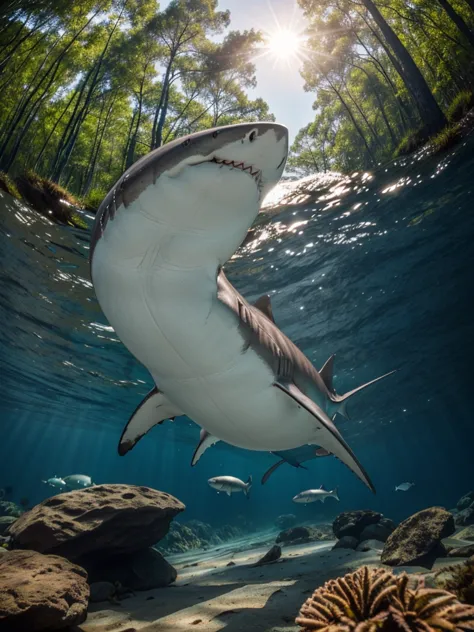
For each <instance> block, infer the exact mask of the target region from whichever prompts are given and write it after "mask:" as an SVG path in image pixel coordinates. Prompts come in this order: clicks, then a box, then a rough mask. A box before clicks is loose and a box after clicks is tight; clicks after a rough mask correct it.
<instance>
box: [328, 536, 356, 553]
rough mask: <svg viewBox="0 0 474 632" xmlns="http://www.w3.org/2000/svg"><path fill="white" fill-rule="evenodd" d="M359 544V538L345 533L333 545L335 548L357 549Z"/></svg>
mask: <svg viewBox="0 0 474 632" xmlns="http://www.w3.org/2000/svg"><path fill="white" fill-rule="evenodd" d="M358 544H359V540H358V539H357V538H354V537H353V536H352V535H343V536H342V538H340V539H339V540H338V541H337V542H336V544H335V545H334V546H333V547H332V548H333V549H354V550H355V549H356V548H357V545H358Z"/></svg>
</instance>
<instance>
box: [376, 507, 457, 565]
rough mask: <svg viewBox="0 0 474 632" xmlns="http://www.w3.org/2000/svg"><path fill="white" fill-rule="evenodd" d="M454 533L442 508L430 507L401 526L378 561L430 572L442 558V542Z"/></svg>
mask: <svg viewBox="0 0 474 632" xmlns="http://www.w3.org/2000/svg"><path fill="white" fill-rule="evenodd" d="M453 533H454V518H453V516H452V514H450V513H449V511H446V509H443V508H442V507H430V508H429V509H423V510H422V511H419V512H417V513H416V514H413V515H412V516H410V517H409V518H407V519H406V520H404V521H403V522H401V523H400V524H399V525H398V527H397V528H396V529H395V531H394V532H393V533H392V534H391V535H390V536H389V537H388V539H387V541H386V542H385V546H384V549H383V552H382V557H381V561H382V563H383V564H388V565H389V566H424V567H426V568H431V567H432V565H433V562H434V560H435V559H436V557H439V556H441V555H443V554H445V550H444V548H443V546H442V544H441V540H442V539H443V538H447V537H448V536H450V535H452V534H453Z"/></svg>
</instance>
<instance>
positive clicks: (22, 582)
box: [0, 551, 89, 632]
mask: <svg viewBox="0 0 474 632" xmlns="http://www.w3.org/2000/svg"><path fill="white" fill-rule="evenodd" d="M88 602H89V586H88V584H87V573H86V571H85V570H84V569H83V568H81V567H80V566H76V565H75V564H71V563H70V562H68V561H67V560H65V559H63V558H61V557H58V556H56V555H42V554H41V553H35V552H34V551H12V552H10V553H9V554H8V555H2V556H1V557H0V630H5V631H7V630H8V632H17V631H18V632H26V631H27V632H40V631H41V630H48V631H49V630H61V629H63V628H68V627H69V626H72V625H79V624H80V623H82V622H83V621H84V620H85V618H86V616H87V605H88Z"/></svg>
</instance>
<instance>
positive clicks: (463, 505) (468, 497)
mask: <svg viewBox="0 0 474 632" xmlns="http://www.w3.org/2000/svg"><path fill="white" fill-rule="evenodd" d="M472 503H474V492H468V493H467V494H464V496H463V497H462V498H460V499H459V500H458V502H457V504H456V507H457V508H458V509H459V511H462V510H463V509H467V508H468V507H469V506H470V505H472Z"/></svg>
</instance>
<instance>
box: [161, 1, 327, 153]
mask: <svg viewBox="0 0 474 632" xmlns="http://www.w3.org/2000/svg"><path fill="white" fill-rule="evenodd" d="M167 4H168V2H167V0H161V2H160V6H161V8H162V9H163V8H165V6H166V5H167ZM218 8H219V10H221V11H223V10H226V9H229V11H230V17H231V22H230V28H231V29H232V30H240V31H244V30H249V29H251V28H252V27H253V28H254V29H255V30H262V31H265V32H266V33H272V32H275V31H278V28H279V26H280V27H281V28H283V29H288V30H292V31H293V30H294V31H296V32H298V31H302V30H303V28H304V26H305V23H304V18H303V12H302V11H301V9H300V8H299V7H298V5H297V3H296V0H219V5H218ZM254 63H255V65H256V76H257V87H256V88H255V89H252V90H249V91H248V94H249V97H251V98H256V97H261V98H262V99H264V100H265V101H266V102H267V103H268V105H269V107H270V112H271V113H272V114H274V116H275V120H276V122H277V123H281V124H282V125H286V127H288V129H289V132H290V143H291V142H292V141H293V139H294V137H295V136H296V134H297V133H298V131H299V130H300V129H301V128H302V127H304V126H305V125H307V124H308V123H309V122H310V121H311V120H312V119H313V111H312V104H313V101H314V98H315V95H314V94H311V93H308V92H305V91H304V90H303V85H304V81H303V79H302V78H301V75H300V73H299V62H298V61H297V60H295V59H292V60H290V61H288V60H284V59H279V60H278V59H276V58H275V57H274V56H271V55H266V56H263V57H260V58H258V59H256V60H255V62H254Z"/></svg>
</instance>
